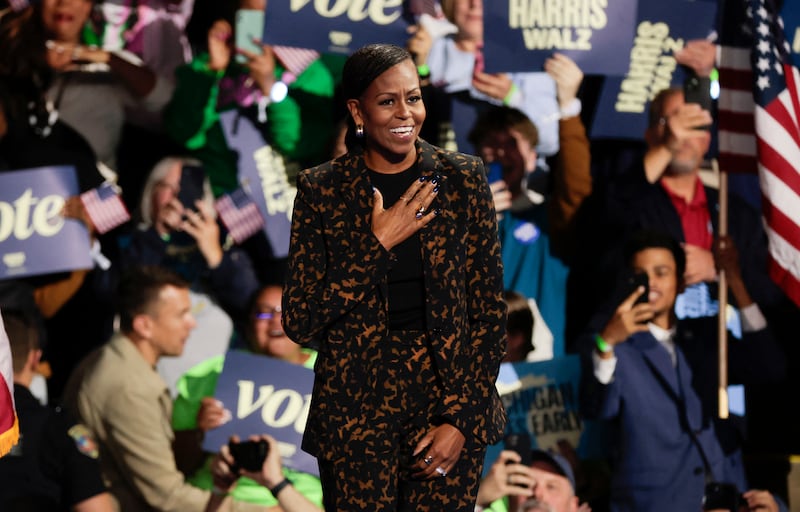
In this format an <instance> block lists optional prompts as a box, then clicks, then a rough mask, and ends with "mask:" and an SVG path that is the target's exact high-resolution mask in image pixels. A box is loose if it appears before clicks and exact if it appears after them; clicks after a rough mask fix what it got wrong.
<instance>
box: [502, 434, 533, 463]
mask: <svg viewBox="0 0 800 512" xmlns="http://www.w3.org/2000/svg"><path fill="white" fill-rule="evenodd" d="M503 446H504V448H505V449H506V450H510V451H512V452H517V454H518V455H519V457H520V459H522V461H521V462H520V464H522V465H524V466H530V465H531V462H532V460H531V436H530V434H528V433H527V432H517V433H513V434H508V435H507V436H506V438H505V440H504V441H503Z"/></svg>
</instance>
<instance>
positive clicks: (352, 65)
mask: <svg viewBox="0 0 800 512" xmlns="http://www.w3.org/2000/svg"><path fill="white" fill-rule="evenodd" d="M406 60H412V61H413V58H412V57H411V54H410V53H408V50H406V49H405V48H401V47H400V46H396V45H393V44H385V43H376V44H368V45H366V46H362V47H361V48H359V49H358V50H356V51H355V52H354V53H353V54H352V55H350V57H348V58H347V61H346V62H345V63H344V68H343V69H342V86H341V91H342V99H343V100H344V101H345V102H347V101H348V100H352V99H358V98H360V97H361V95H362V94H364V91H366V90H367V88H368V87H369V86H370V84H371V83H372V82H374V81H375V79H376V78H378V77H379V76H380V75H381V74H383V72H384V71H386V70H387V69H389V68H391V67H394V66H396V65H397V64H400V63H401V62H404V61H406ZM345 144H346V145H347V148H348V149H352V148H353V147H355V146H356V145H361V144H363V143H362V142H361V141H360V140H359V139H357V138H356V137H355V125H354V123H353V118H352V116H350V115H348V116H347V135H346V136H345Z"/></svg>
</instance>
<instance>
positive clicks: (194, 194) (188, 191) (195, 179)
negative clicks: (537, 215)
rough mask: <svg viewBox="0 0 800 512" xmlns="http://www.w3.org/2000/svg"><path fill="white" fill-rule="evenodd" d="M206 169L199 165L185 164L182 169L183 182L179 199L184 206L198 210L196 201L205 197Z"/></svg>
mask: <svg viewBox="0 0 800 512" xmlns="http://www.w3.org/2000/svg"><path fill="white" fill-rule="evenodd" d="M204 181H205V171H203V168H202V167H200V166H199V165H184V166H183V168H182V169H181V183H180V190H179V191H178V201H180V202H181V204H182V205H183V207H184V208H188V209H191V210H196V209H197V205H195V201H197V200H198V199H202V198H203V182H204Z"/></svg>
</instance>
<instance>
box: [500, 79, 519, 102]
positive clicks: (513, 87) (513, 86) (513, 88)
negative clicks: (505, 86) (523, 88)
mask: <svg viewBox="0 0 800 512" xmlns="http://www.w3.org/2000/svg"><path fill="white" fill-rule="evenodd" d="M518 90H519V87H517V84H515V83H512V84H511V89H509V90H508V94H506V97H505V98H503V105H505V106H507V107H508V106H510V105H511V98H513V97H514V94H515V93H516V92H517V91H518Z"/></svg>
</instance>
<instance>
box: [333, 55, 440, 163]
mask: <svg viewBox="0 0 800 512" xmlns="http://www.w3.org/2000/svg"><path fill="white" fill-rule="evenodd" d="M347 108H348V109H349V111H350V115H351V116H352V117H353V121H354V122H355V124H356V126H359V125H361V126H363V127H364V136H365V137H366V139H365V155H364V158H365V160H366V162H367V165H368V166H369V167H370V168H372V169H373V170H376V171H378V172H399V171H402V170H405V169H407V168H408V167H410V166H411V164H412V163H413V162H414V160H415V159H416V149H415V146H414V143H415V142H416V140H417V137H418V136H419V131H420V128H421V127H422V123H423V122H424V121H425V105H423V103H422V92H421V90H420V87H419V76H418V74H417V68H416V66H415V65H414V62H413V61H412V60H411V59H407V60H404V61H402V62H400V63H399V64H396V65H394V66H392V67H391V68H389V69H387V70H386V71H384V72H383V73H381V74H380V75H378V77H377V78H376V79H375V80H373V81H372V83H371V84H370V85H369V87H367V89H366V90H365V91H364V93H363V94H362V95H361V96H360V97H359V98H358V99H351V100H348V102H347Z"/></svg>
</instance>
